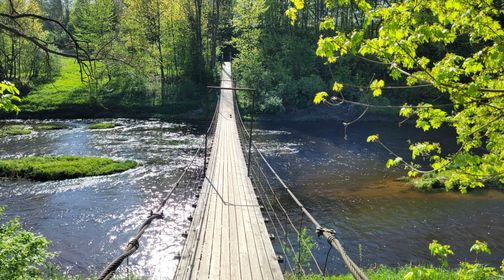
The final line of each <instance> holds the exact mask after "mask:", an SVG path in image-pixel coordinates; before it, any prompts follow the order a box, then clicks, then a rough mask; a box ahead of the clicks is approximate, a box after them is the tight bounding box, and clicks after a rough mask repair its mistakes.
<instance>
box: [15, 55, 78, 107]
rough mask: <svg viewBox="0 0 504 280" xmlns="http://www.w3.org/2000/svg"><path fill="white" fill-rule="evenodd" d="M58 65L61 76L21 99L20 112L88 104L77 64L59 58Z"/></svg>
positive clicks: (70, 60) (36, 88)
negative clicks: (59, 65)
mask: <svg viewBox="0 0 504 280" xmlns="http://www.w3.org/2000/svg"><path fill="white" fill-rule="evenodd" d="M60 64H61V74H60V75H59V76H58V77H57V78H56V79H55V81H53V82H51V83H47V84H43V85H40V86H37V87H35V88H34V89H33V90H32V91H31V92H30V94H28V96H26V97H25V98H23V102H22V104H21V106H20V108H21V110H22V111H27V112H43V111H54V110H57V109H61V108H68V107H70V106H79V105H80V106H82V105H85V104H87V103H88V99H87V98H86V94H85V93H86V87H85V84H83V83H82V80H81V75H80V68H79V65H78V63H77V62H75V61H74V60H72V59H69V58H61V59H60Z"/></svg>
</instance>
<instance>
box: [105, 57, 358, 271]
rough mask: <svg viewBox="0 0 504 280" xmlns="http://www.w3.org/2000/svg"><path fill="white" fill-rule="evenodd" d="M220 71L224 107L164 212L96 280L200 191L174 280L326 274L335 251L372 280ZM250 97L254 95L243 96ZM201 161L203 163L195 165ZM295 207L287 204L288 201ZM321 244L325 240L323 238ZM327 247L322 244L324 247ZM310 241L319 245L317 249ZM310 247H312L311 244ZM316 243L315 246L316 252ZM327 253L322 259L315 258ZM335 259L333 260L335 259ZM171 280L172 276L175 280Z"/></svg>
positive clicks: (226, 69)
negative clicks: (296, 187)
mask: <svg viewBox="0 0 504 280" xmlns="http://www.w3.org/2000/svg"><path fill="white" fill-rule="evenodd" d="M231 71H232V70H231V63H230V62H225V63H224V64H223V65H222V76H221V85H220V87H214V88H218V89H219V90H220V95H219V100H218V102H217V105H216V108H215V111H214V115H213V118H212V121H211V123H210V125H209V128H208V130H207V131H206V134H205V141H204V146H202V147H200V148H199V149H198V150H197V151H196V153H195V155H194V157H193V159H192V160H191V162H190V163H189V164H188V165H187V166H186V168H185V169H184V171H183V172H182V174H181V175H180V177H179V179H178V180H177V182H176V183H175V184H174V185H173V186H172V188H171V189H170V190H169V191H168V193H167V194H166V196H165V197H164V198H163V200H162V201H161V203H160V205H159V206H158V207H157V208H156V209H155V210H153V211H151V213H150V215H149V216H148V217H147V219H146V220H145V222H144V223H143V224H142V225H141V226H140V228H139V230H138V232H137V234H136V235H135V236H134V237H133V239H132V240H131V241H130V242H129V243H128V244H127V246H126V248H125V249H124V251H123V253H122V254H121V255H119V256H118V257H117V258H116V259H114V260H113V261H112V262H111V263H110V264H109V265H108V266H107V267H106V268H105V269H104V270H103V272H102V273H101V275H100V276H99V278H98V279H100V280H102V279H111V278H112V277H113V275H114V273H115V271H116V270H117V268H118V267H119V266H120V265H121V264H122V263H123V261H124V260H125V259H127V258H128V257H129V256H130V255H132V254H133V253H134V252H135V251H136V250H137V249H138V248H139V246H140V242H139V240H140V238H141V237H142V235H143V234H144V232H145V230H146V229H147V228H148V227H149V225H150V224H151V223H152V222H153V221H154V220H156V219H163V218H164V215H163V212H162V210H163V207H164V206H165V205H166V203H167V201H168V199H169V198H170V197H171V195H172V194H173V193H174V192H175V191H177V189H181V188H194V189H198V190H199V194H198V195H197V196H198V200H197V203H196V204H195V205H193V206H194V207H195V210H194V213H193V214H192V215H191V217H190V220H191V225H190V227H189V230H188V231H187V232H186V233H185V234H184V236H185V237H186V242H185V245H184V248H183V250H182V252H181V253H180V255H179V259H180V261H179V264H178V267H177V270H176V272H175V276H174V279H183V280H185V279H283V275H284V273H291V274H296V275H308V274H312V273H316V274H320V275H326V274H327V269H328V265H329V266H330V264H328V263H329V262H330V260H331V259H330V258H329V256H330V255H331V252H333V251H336V252H337V253H338V254H339V257H338V258H339V259H340V260H341V261H342V262H343V263H344V264H345V266H346V268H347V270H348V271H349V272H350V273H351V274H352V275H353V276H354V278H355V279H358V280H367V278H366V276H365V274H364V273H363V272H362V270H361V269H360V268H359V267H358V266H357V265H356V264H355V262H354V261H353V260H352V259H351V258H350V257H349V256H348V254H347V253H346V251H345V250H344V248H343V246H342V245H341V243H340V242H339V240H338V239H337V238H336V234H335V231H334V230H332V229H329V228H325V227H323V226H321V224H319V222H318V221H317V220H316V219H315V218H314V217H313V216H312V215H311V214H310V212H309V211H308V210H307V209H306V208H305V207H304V206H303V204H302V203H301V202H300V201H299V200H298V199H297V197H296V196H295V195H294V193H293V192H292V191H291V189H290V188H289V187H288V185H287V184H286V183H285V182H284V181H283V180H282V179H281V178H280V176H279V175H278V174H277V173H276V171H275V170H274V169H273V168H272V166H271V165H270V164H269V162H268V161H267V159H266V158H265V157H264V155H263V154H262V153H261V151H260V150H259V149H258V148H257V146H256V145H255V143H254V142H253V141H252V135H253V133H252V125H253V120H252V122H251V124H250V127H249V129H250V130H249V131H247V127H246V126H245V124H244V123H243V120H242V118H241V114H240V110H239V106H238V102H237V98H236V94H235V91H236V90H240V89H239V88H235V87H234V83H233V80H232V75H231ZM241 90H250V89H241ZM200 159H202V160H203V161H204V164H203V165H202V166H201V167H198V166H197V164H195V163H196V162H197V161H198V160H200ZM286 199H289V200H290V202H291V203H290V204H289V205H287V204H286V203H285V202H284V201H285V200H286ZM319 237H320V238H319ZM320 239H321V240H322V241H319V240H320ZM309 240H314V241H312V243H313V242H314V244H311V243H310V242H309ZM310 244H311V245H310ZM315 244H316V245H317V246H315ZM314 247H317V250H318V251H319V252H320V251H321V250H325V251H324V254H320V253H319V254H315V253H314V250H315V249H314ZM333 254H334V253H333ZM170 277H171V276H167V278H170Z"/></svg>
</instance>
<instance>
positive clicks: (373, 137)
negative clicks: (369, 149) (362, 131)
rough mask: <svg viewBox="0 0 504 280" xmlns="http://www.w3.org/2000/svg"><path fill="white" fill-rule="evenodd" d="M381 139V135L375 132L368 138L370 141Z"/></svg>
mask: <svg viewBox="0 0 504 280" xmlns="http://www.w3.org/2000/svg"><path fill="white" fill-rule="evenodd" d="M379 139H380V137H379V135H378V134H374V135H370V136H369V137H368V138H367V140H366V141H367V142H368V143H370V142H376V141H378V140H379Z"/></svg>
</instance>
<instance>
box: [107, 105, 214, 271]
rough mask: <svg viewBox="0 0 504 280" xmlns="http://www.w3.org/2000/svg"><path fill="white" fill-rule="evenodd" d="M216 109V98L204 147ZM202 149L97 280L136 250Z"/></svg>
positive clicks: (114, 268)
mask: <svg viewBox="0 0 504 280" xmlns="http://www.w3.org/2000/svg"><path fill="white" fill-rule="evenodd" d="M218 109H219V99H218V100H217V105H216V106H215V111H214V114H213V117H212V120H211V122H210V125H209V128H208V129H207V131H206V133H207V134H206V136H205V148H206V145H207V141H206V138H207V137H208V133H209V132H210V131H211V129H212V127H213V125H214V122H215V120H216V114H217V110H218ZM202 149H203V146H202V145H200V146H199V147H198V149H197V150H196V152H195V153H194V155H193V157H192V159H191V161H190V162H189V163H188V164H187V165H186V166H185V168H184V170H183V171H182V173H181V174H180V176H179V177H178V179H177V181H176V182H175V183H174V184H173V187H172V188H171V189H170V190H169V191H168V193H167V194H166V195H165V196H164V198H163V199H162V200H161V203H160V204H159V206H158V207H157V209H156V210H155V211H152V210H151V211H150V213H149V216H148V217H147V219H146V220H145V221H144V222H143V223H142V225H141V226H140V228H139V229H138V231H137V234H136V235H135V236H134V237H133V238H132V239H131V240H130V241H129V242H128V244H127V245H126V248H125V249H124V251H123V253H122V254H120V255H119V256H118V257H116V258H115V259H114V260H113V261H112V262H110V263H109V265H108V266H107V267H106V268H105V269H104V270H103V271H102V273H101V274H100V276H99V277H98V280H109V279H111V278H112V277H113V276H114V274H115V272H116V270H117V269H118V268H119V266H120V265H121V264H122V262H123V261H124V259H126V258H128V257H129V256H131V255H132V254H133V253H134V252H135V251H136V250H138V248H139V247H140V242H139V240H140V238H141V237H142V235H143V234H144V233H145V231H146V230H147V228H148V227H149V226H150V224H151V223H152V221H153V220H156V219H163V218H164V214H163V211H162V209H163V207H164V206H165V205H166V202H167V201H168V200H169V199H170V197H171V196H172V194H173V193H174V192H175V190H176V189H177V188H178V187H179V185H180V183H181V182H182V179H183V178H184V177H185V175H186V174H187V172H188V170H189V169H190V168H191V167H192V166H193V165H194V163H195V162H196V158H197V157H198V155H199V154H200V152H201V151H202ZM204 157H205V159H204V160H205V161H206V154H205V155H204Z"/></svg>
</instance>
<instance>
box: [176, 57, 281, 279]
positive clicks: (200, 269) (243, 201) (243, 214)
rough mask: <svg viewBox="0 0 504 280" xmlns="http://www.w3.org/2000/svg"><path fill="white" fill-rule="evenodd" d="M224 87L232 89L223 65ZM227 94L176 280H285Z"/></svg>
mask: <svg viewBox="0 0 504 280" xmlns="http://www.w3.org/2000/svg"><path fill="white" fill-rule="evenodd" d="M221 86H222V87H228V88H230V87H232V86H233V84H232V82H231V65H230V63H224V65H223V71H222V81H221ZM233 102H234V101H233V94H232V91H231V90H222V91H221V98H220V107H219V114H218V119H217V128H216V132H215V139H214V144H213V148H212V151H211V155H210V161H209V164H208V169H207V180H205V181H204V183H203V189H202V192H201V195H200V198H199V200H198V206H197V208H196V210H195V212H194V215H193V222H192V224H191V227H190V229H189V236H188V238H187V241H186V244H185V246H184V250H183V252H182V254H181V259H180V263H179V265H178V268H177V272H176V274H175V279H283V275H282V272H281V270H280V266H279V264H278V261H277V259H276V255H275V252H274V251H273V246H272V244H271V241H270V239H269V236H268V233H267V230H266V225H265V224H264V218H263V216H262V214H261V211H260V209H259V204H258V202H257V198H256V196H255V194H254V190H253V187H252V183H251V181H250V179H249V178H248V176H247V170H246V164H245V158H244V156H243V153H242V150H241V147H240V141H239V138H238V130H237V127H236V122H235V115H234V110H233Z"/></svg>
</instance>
